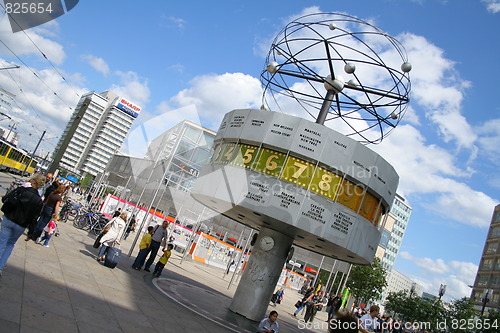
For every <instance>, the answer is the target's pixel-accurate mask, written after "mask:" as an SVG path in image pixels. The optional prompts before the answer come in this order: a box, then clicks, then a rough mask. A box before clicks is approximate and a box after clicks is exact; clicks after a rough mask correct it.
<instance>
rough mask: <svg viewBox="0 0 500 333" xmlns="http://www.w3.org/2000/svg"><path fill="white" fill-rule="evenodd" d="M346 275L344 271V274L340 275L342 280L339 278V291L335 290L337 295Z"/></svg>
mask: <svg viewBox="0 0 500 333" xmlns="http://www.w3.org/2000/svg"><path fill="white" fill-rule="evenodd" d="M345 277H346V275H345V274H344V273H342V276H341V277H340V280H339V285H338V286H337V291H336V292H335V294H336V295H338V294H339V291H340V286H342V281H344V278H345Z"/></svg>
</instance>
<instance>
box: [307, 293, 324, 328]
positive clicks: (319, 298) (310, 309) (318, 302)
mask: <svg viewBox="0 0 500 333" xmlns="http://www.w3.org/2000/svg"><path fill="white" fill-rule="evenodd" d="M323 302H324V301H323V292H322V291H318V292H317V293H316V294H315V295H314V296H313V297H312V298H311V300H310V301H309V303H308V304H307V308H306V314H305V315H304V322H306V323H307V322H309V321H310V322H312V321H313V320H314V317H315V316H316V312H318V307H320V306H323Z"/></svg>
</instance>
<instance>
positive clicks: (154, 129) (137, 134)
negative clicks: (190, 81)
mask: <svg viewBox="0 0 500 333" xmlns="http://www.w3.org/2000/svg"><path fill="white" fill-rule="evenodd" d="M148 116H149V117H148ZM138 120H139V123H137V124H136V125H134V127H133V129H132V130H131V131H130V133H129V135H128V136H127V139H126V141H125V143H124V146H123V148H122V152H124V153H126V154H128V155H131V156H134V157H140V158H142V157H144V156H145V154H146V150H147V148H148V146H149V145H150V143H151V141H153V140H154V139H155V138H156V137H158V136H159V135H161V134H163V133H164V132H166V131H167V130H169V129H171V128H172V127H174V126H175V125H177V124H178V123H180V122H181V121H183V120H189V121H192V122H193V123H196V124H201V123H202V122H201V120H200V117H199V114H198V110H197V108H196V106H195V105H193V104H191V105H187V106H184V107H181V108H178V109H170V107H169V106H168V105H167V104H166V103H165V102H163V103H162V104H160V105H159V106H158V110H157V112H156V114H155V115H152V114H151V113H149V114H141V117H139V118H138Z"/></svg>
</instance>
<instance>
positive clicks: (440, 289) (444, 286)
mask: <svg viewBox="0 0 500 333" xmlns="http://www.w3.org/2000/svg"><path fill="white" fill-rule="evenodd" d="M445 292H446V285H445V284H442V285H440V286H439V293H438V295H439V299H441V297H442V296H443V295H444V293H445Z"/></svg>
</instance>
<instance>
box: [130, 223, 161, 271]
mask: <svg viewBox="0 0 500 333" xmlns="http://www.w3.org/2000/svg"><path fill="white" fill-rule="evenodd" d="M154 230H155V227H153V226H152V225H150V226H149V227H148V232H147V233H146V234H145V235H144V236H142V239H141V243H140V244H139V253H138V254H137V257H136V258H135V261H134V263H133V264H132V268H133V269H135V270H136V271H140V270H141V267H142V265H144V261H146V257H147V256H148V253H149V251H151V248H150V247H149V246H150V245H151V236H153V233H154Z"/></svg>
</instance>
